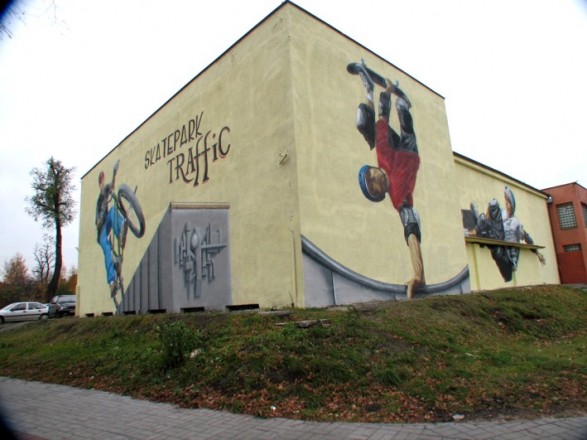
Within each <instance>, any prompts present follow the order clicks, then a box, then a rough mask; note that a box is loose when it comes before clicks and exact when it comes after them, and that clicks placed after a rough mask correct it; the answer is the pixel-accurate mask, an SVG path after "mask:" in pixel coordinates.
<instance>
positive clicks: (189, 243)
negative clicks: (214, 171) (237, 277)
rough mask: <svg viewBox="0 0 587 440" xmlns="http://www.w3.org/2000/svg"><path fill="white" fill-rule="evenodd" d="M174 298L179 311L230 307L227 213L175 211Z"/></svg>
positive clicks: (190, 210) (173, 234) (215, 211)
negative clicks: (180, 309)
mask: <svg viewBox="0 0 587 440" xmlns="http://www.w3.org/2000/svg"><path fill="white" fill-rule="evenodd" d="M172 236H173V250H172V254H173V269H172V278H173V298H174V302H175V303H178V304H181V305H182V308H189V307H205V308H223V307H225V306H226V305H229V304H231V293H230V285H231V277H230V258H229V257H230V252H229V232H228V210H226V209H175V210H173V214H172Z"/></svg>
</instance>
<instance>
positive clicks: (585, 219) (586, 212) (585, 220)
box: [581, 203, 587, 228]
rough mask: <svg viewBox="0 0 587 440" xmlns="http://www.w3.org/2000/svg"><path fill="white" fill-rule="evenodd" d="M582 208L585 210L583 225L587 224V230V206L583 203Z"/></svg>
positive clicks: (586, 225)
mask: <svg viewBox="0 0 587 440" xmlns="http://www.w3.org/2000/svg"><path fill="white" fill-rule="evenodd" d="M581 208H582V209H583V223H585V227H586V228H587V205H585V204H584V203H581Z"/></svg>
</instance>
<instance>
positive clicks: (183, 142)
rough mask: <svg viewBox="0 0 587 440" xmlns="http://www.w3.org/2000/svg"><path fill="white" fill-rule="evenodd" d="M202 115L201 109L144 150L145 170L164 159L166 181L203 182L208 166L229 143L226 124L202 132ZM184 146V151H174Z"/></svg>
mask: <svg viewBox="0 0 587 440" xmlns="http://www.w3.org/2000/svg"><path fill="white" fill-rule="evenodd" d="M203 117H204V112H201V113H200V114H199V115H197V116H196V117H195V118H193V119H190V120H188V121H187V122H186V123H185V124H183V125H182V126H181V127H180V128H177V129H175V130H174V131H172V132H171V133H169V134H168V135H167V136H165V137H164V138H162V139H161V141H159V142H158V143H157V144H156V145H155V146H153V147H152V148H150V149H148V150H147V151H146V152H145V159H144V166H145V169H149V168H151V167H153V166H154V165H155V164H157V162H159V161H160V160H161V159H163V158H167V162H166V163H167V166H168V167H169V183H170V184H171V183H174V182H176V181H178V180H179V181H183V182H184V183H191V184H192V185H193V186H194V187H197V186H198V185H199V184H200V183H205V182H207V181H208V180H209V179H210V176H209V171H210V170H209V167H210V165H211V164H212V163H214V162H216V161H217V160H218V159H219V158H220V159H224V158H225V157H226V156H227V155H228V153H229V152H230V148H231V144H230V143H229V142H228V139H227V138H228V136H229V134H230V128H229V127H228V126H224V127H222V128H221V129H220V131H215V130H206V131H204V130H202V120H203ZM190 144H191V145H190ZM184 146H186V147H187V148H186V150H185V151H183V152H178V150H179V149H182V148H184Z"/></svg>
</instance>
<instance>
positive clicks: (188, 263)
mask: <svg viewBox="0 0 587 440" xmlns="http://www.w3.org/2000/svg"><path fill="white" fill-rule="evenodd" d="M222 235H223V234H222V231H221V230H220V229H219V228H216V230H215V231H214V232H212V224H211V223H210V222H209V223H208V225H207V226H206V228H199V227H195V226H192V225H191V223H186V224H185V225H184V227H183V231H182V232H181V235H180V236H179V238H176V239H175V241H174V245H173V249H174V251H173V263H174V264H175V265H176V266H179V268H180V269H181V271H182V272H183V282H184V286H185V289H186V293H187V297H188V299H189V298H194V299H196V298H200V297H201V296H202V282H203V281H207V282H208V283H212V282H213V281H214V280H215V279H216V269H215V263H214V257H216V255H217V254H219V253H220V252H221V251H222V250H223V249H224V248H225V247H226V246H227V244H226V242H223V240H224V239H223V236H222ZM222 269H225V268H224V267H223V268H222ZM220 276H224V275H223V274H222V273H220Z"/></svg>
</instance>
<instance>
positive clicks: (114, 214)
mask: <svg viewBox="0 0 587 440" xmlns="http://www.w3.org/2000/svg"><path fill="white" fill-rule="evenodd" d="M119 165H120V161H117V162H116V164H115V165H114V168H113V170H112V180H111V182H110V183H105V174H104V172H103V171H101V172H100V174H99V176H98V184H99V186H100V194H99V196H98V201H97V204H96V229H97V232H98V244H99V245H100V247H101V248H102V252H103V253H104V265H105V268H106V281H107V283H108V286H109V288H110V295H111V297H112V300H113V301H114V306H115V308H116V311H117V313H119V312H120V306H121V304H122V302H123V300H124V293H125V290H124V283H123V278H122V261H123V254H124V248H125V246H126V240H127V235H128V231H129V230H130V231H131V232H132V233H133V235H134V236H135V237H137V238H141V237H142V236H143V235H144V234H145V216H144V214H143V210H142V208H141V205H140V204H139V201H138V199H137V197H136V194H135V193H136V189H135V190H134V191H133V190H132V189H131V188H130V187H129V186H128V185H127V184H126V183H122V184H121V185H120V187H119V188H118V191H115V183H116V174H117V172H118V167H119ZM118 296H120V298H118Z"/></svg>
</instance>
